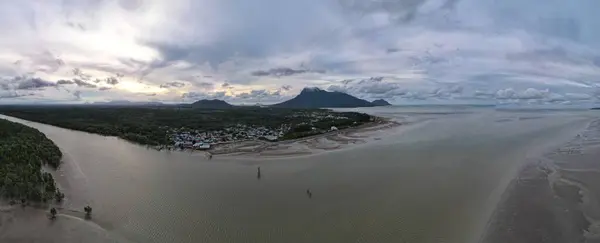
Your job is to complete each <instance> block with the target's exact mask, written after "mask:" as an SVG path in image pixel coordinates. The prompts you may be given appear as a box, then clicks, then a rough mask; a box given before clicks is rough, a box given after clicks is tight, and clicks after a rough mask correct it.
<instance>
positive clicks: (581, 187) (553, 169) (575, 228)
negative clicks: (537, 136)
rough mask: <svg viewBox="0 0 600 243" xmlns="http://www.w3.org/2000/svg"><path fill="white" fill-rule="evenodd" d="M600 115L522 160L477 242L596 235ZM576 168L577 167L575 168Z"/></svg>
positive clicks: (589, 237) (583, 239)
mask: <svg viewBox="0 0 600 243" xmlns="http://www.w3.org/2000/svg"><path fill="white" fill-rule="evenodd" d="M598 155H600V119H596V120H593V121H591V122H589V123H588V125H587V126H586V127H585V128H583V129H582V131H580V132H579V133H577V134H576V135H574V136H573V137H571V139H569V140H568V141H567V142H565V143H563V144H561V145H560V146H557V147H556V148H553V149H552V150H550V151H547V152H545V153H543V154H542V155H541V156H539V157H538V158H537V159H536V160H535V161H529V162H527V163H525V164H524V165H523V166H522V167H521V168H520V169H519V171H518V174H517V176H516V177H515V178H514V179H513V180H512V181H511V182H510V184H509V185H508V186H507V188H506V190H505V192H504V193H503V195H502V198H501V200H500V201H499V202H498V204H497V206H496V208H495V210H494V212H493V214H492V215H491V217H490V218H489V220H488V222H487V225H486V227H485V230H484V232H482V234H481V238H480V240H479V242H482V243H496V242H497V243H500V242H550V243H553V242H556V243H562V242H589V241H590V240H592V241H594V242H595V240H598V239H599V238H600V237H599V236H600V235H599V231H598V225H599V224H600V221H599V220H600V218H599V217H598V216H599V215H600V214H599V212H600V205H599V204H598V202H600V198H596V197H597V196H596V195H598V193H600V186H598V185H597V184H598V183H595V182H599V180H596V179H595V178H597V177H598V176H600V163H599V162H597V160H596V159H595V158H597V156H598ZM573 167H575V168H576V169H575V168H573Z"/></svg>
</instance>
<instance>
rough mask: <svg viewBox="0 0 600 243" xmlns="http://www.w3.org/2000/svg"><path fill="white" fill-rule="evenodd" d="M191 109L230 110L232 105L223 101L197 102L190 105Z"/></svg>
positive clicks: (205, 100)
mask: <svg viewBox="0 0 600 243" xmlns="http://www.w3.org/2000/svg"><path fill="white" fill-rule="evenodd" d="M192 107H196V108H209V109H222V108H231V107H233V105H231V104H229V103H227V102H225V101H223V100H217V99H213V100H207V99H204V100H199V101H196V102H194V103H192Z"/></svg>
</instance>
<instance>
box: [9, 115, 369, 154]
mask: <svg viewBox="0 0 600 243" xmlns="http://www.w3.org/2000/svg"><path fill="white" fill-rule="evenodd" d="M0 113H2V114H5V115H8V116H14V117H18V118H21V119H25V120H30V121H36V122H40V123H45V124H49V125H54V126H58V127H63V128H68V129H73V130H79V131H85V132H90V133H96V134H101V135H106V136H115V137H120V138H123V139H125V140H129V141H132V142H135V143H139V144H143V145H167V144H172V141H171V137H170V134H169V131H170V130H172V129H181V128H184V129H185V130H189V131H200V132H203V131H214V130H221V129H224V128H227V127H230V126H235V125H237V124H244V125H248V126H261V127H267V128H278V127H280V126H282V125H283V124H286V125H289V126H291V127H292V128H294V127H296V126H299V128H297V129H291V130H290V131H289V133H290V134H286V136H285V138H294V137H299V136H305V135H306V134H308V133H306V132H305V131H303V129H305V125H303V124H309V125H310V127H311V128H312V127H315V128H317V129H319V130H328V129H329V128H331V126H336V127H338V128H340V129H342V128H345V127H350V126H356V125H360V124H363V123H365V122H368V121H369V120H370V118H371V116H369V115H367V114H362V113H357V112H333V111H329V110H320V109H286V108H259V107H247V108H245V107H240V108H231V109H197V108H190V107H175V106H165V107H96V106H88V107H86V106H51V107H48V106H43V107H41V106H40V107H36V106H18V107H16V106H2V107H0ZM307 114H309V115H307ZM310 114H319V115H321V116H322V117H327V115H332V117H345V118H346V119H335V118H327V119H324V118H323V119H318V120H315V118H314V116H311V115H310Z"/></svg>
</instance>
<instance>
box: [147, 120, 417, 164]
mask: <svg viewBox="0 0 600 243" xmlns="http://www.w3.org/2000/svg"><path fill="white" fill-rule="evenodd" d="M411 124H414V123H400V122H396V121H391V120H390V119H386V118H381V117H377V118H376V121H373V122H369V123H366V124H362V125H360V126H356V127H349V128H345V129H341V130H338V131H330V132H326V133H322V134H316V135H311V136H306V137H302V138H296V139H290V140H282V141H275V142H270V141H265V140H247V141H238V142H231V143H222V144H216V145H213V147H211V148H210V149H208V150H194V149H182V150H180V149H175V150H172V151H181V152H188V153H199V154H205V155H206V156H207V157H208V158H210V157H213V156H214V158H219V157H228V158H231V157H240V158H291V157H299V156H308V155H314V154H318V153H322V152H328V151H336V150H340V149H345V148H349V147H355V146H357V145H362V144H366V143H368V142H370V141H372V140H380V139H381V136H378V135H383V134H377V133H378V132H382V131H384V130H389V129H393V128H397V127H400V126H403V127H404V126H408V125H411ZM153 149H157V150H161V149H159V148H157V147H153Z"/></svg>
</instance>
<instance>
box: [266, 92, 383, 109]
mask: <svg viewBox="0 0 600 243" xmlns="http://www.w3.org/2000/svg"><path fill="white" fill-rule="evenodd" d="M372 106H375V105H373V104H372V103H371V102H368V101H366V100H363V99H359V98H356V97H354V96H352V95H349V94H346V93H342V92H328V91H325V90H322V89H319V88H304V89H303V90H302V92H300V94H298V95H297V96H296V97H294V98H293V99H291V100H288V101H284V102H282V103H279V104H275V105H273V106H272V107H280V108H352V107H372Z"/></svg>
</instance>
